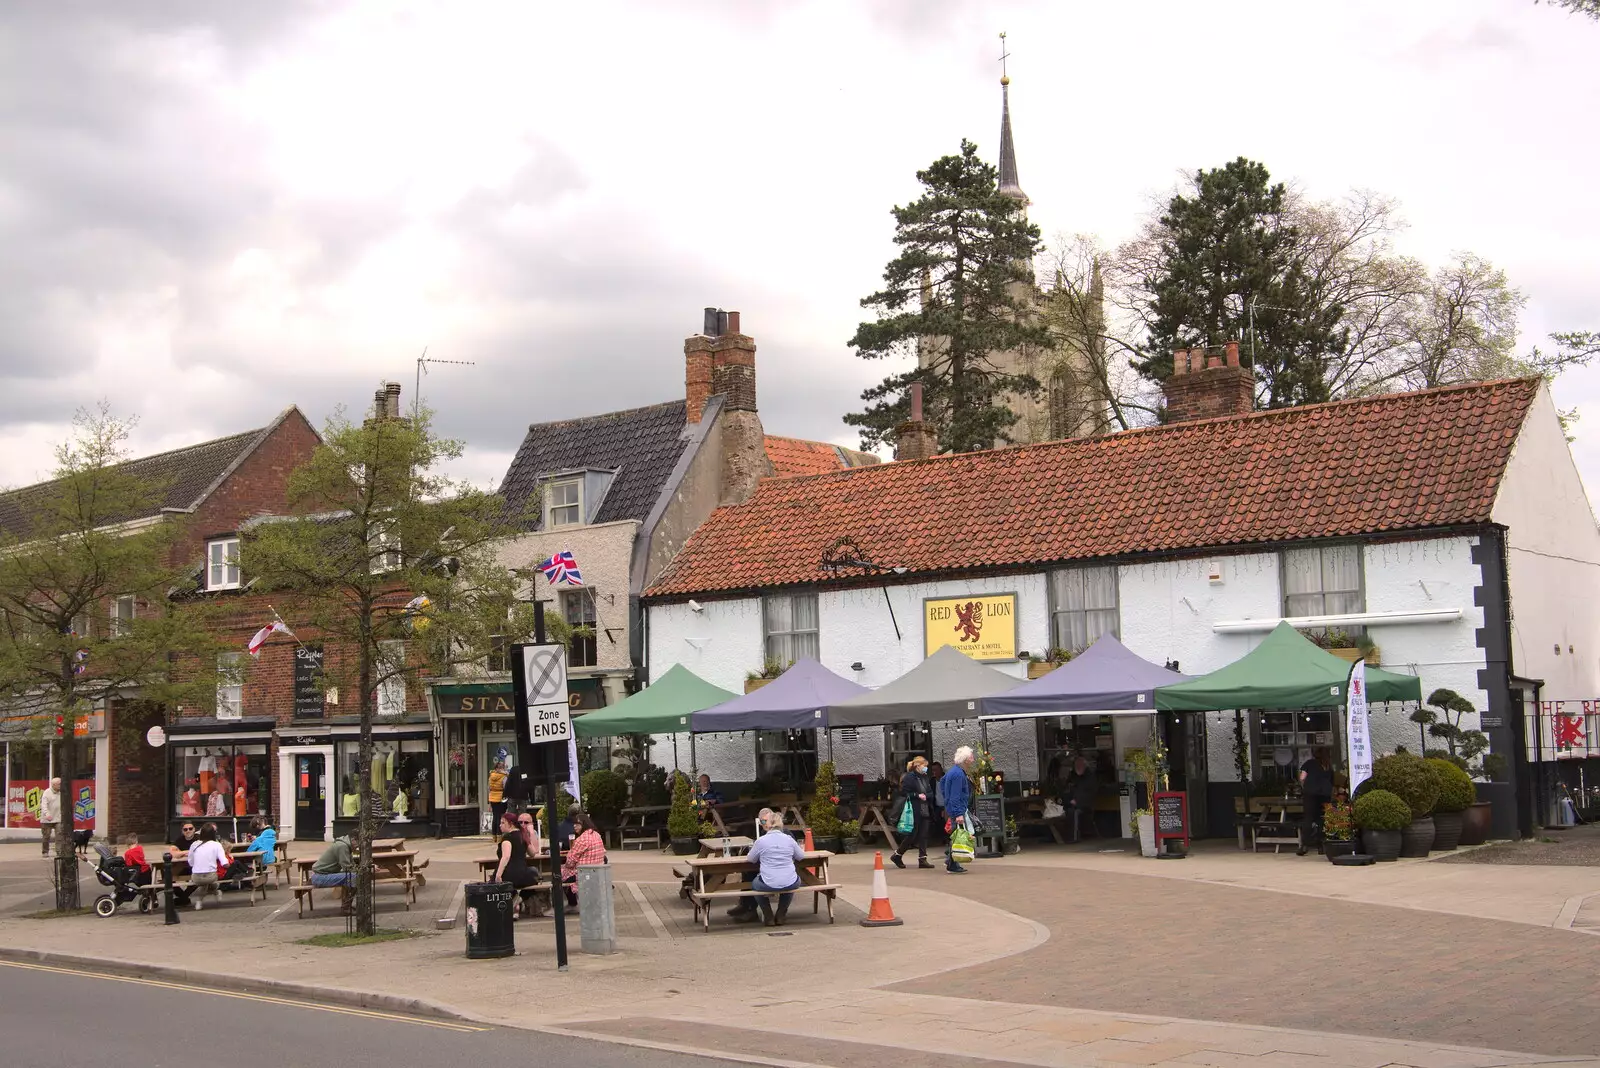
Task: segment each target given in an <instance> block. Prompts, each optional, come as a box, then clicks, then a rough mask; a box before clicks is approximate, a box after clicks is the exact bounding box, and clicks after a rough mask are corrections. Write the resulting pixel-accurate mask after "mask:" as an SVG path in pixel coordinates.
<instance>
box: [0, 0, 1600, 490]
mask: <svg viewBox="0 0 1600 1068" xmlns="http://www.w3.org/2000/svg"><path fill="white" fill-rule="evenodd" d="M1000 30H1005V31H1007V32H1008V33H1009V38H1008V40H1009V43H1010V46H1011V50H1012V52H1013V58H1012V61H1011V74H1012V78H1013V84H1012V92H1013V97H1012V111H1013V119H1014V123H1015V129H1016V136H1017V152H1018V159H1019V169H1020V173H1021V178H1022V184H1023V186H1024V188H1025V189H1026V190H1027V191H1028V193H1029V195H1030V196H1031V197H1032V199H1033V202H1034V207H1033V209H1032V212H1033V216H1034V218H1035V219H1036V220H1037V221H1038V222H1039V223H1040V225H1041V227H1042V228H1043V230H1044V232H1045V234H1046V235H1047V236H1048V235H1052V234H1056V233H1091V234H1096V235H1098V236H1099V237H1100V239H1101V240H1102V241H1103V242H1105V243H1107V244H1111V245H1115V244H1116V243H1118V242H1119V241H1121V240H1123V239H1125V238H1126V237H1128V236H1130V235H1131V233H1132V231H1133V229H1134V226H1135V224H1136V221H1137V219H1138V217H1139V215H1140V213H1141V212H1142V211H1144V210H1145V209H1146V208H1147V206H1148V205H1149V204H1150V203H1151V200H1152V197H1154V196H1156V195H1158V194H1160V193H1161V192H1162V191H1164V190H1168V189H1170V188H1171V187H1172V185H1173V183H1174V182H1175V180H1176V178H1177V176H1178V174H1179V173H1180V172H1182V171H1185V170H1192V169H1194V168H1198V167H1210V166H1219V165H1221V164H1222V163H1224V162H1226V161H1227V160H1229V159H1232V158H1234V157H1235V156H1238V155H1247V156H1250V157H1252V158H1254V159H1258V160H1261V161H1262V162H1264V163H1266V164H1267V165H1268V166H1269V167H1270V168H1271V169H1272V171H1273V174H1274V176H1275V177H1277V178H1280V179H1286V180H1291V181H1293V182H1295V183H1297V184H1298V185H1299V186H1300V187H1301V188H1303V189H1304V190H1305V191H1306V192H1307V193H1309V194H1311V195H1313V196H1316V197H1336V196H1338V195H1340V194H1342V193H1344V192H1346V191H1347V190H1350V189H1352V188H1354V187H1363V188H1370V189H1375V190H1379V191H1382V192H1384V193H1387V194H1389V195H1391V196H1394V197H1396V198H1398V199H1399V200H1400V201H1401V203H1402V205H1403V208H1404V214H1405V216H1406V218H1407V220H1408V221H1409V223H1410V228H1409V230H1408V231H1407V232H1406V233H1405V234H1404V235H1403V238H1402V240H1401V247H1402V249H1403V251H1406V252H1409V253H1411V254H1413V255H1416V256H1419V257H1422V258H1423V259H1425V260H1428V261H1438V260H1441V259H1443V258H1444V257H1446V256H1448V255H1449V254H1450V253H1451V252H1452V251H1453V250H1457V249H1470V250H1472V251H1474V252H1476V253H1478V254H1479V255H1481V256H1484V257H1486V258H1488V259H1490V260H1491V261H1493V262H1495V263H1497V264H1499V265H1500V266H1503V267H1504V268H1505V269H1506V270H1507V271H1508V272H1509V274H1510V276H1511V278H1512V280H1513V282H1514V283H1515V284H1517V285H1518V286H1519V287H1521V288H1522V289H1523V290H1524V291H1525V292H1526V294H1527V295H1528V297H1529V305H1528V309H1527V312H1526V314H1525V316H1524V320H1523V327H1524V347H1526V346H1527V345H1530V344H1533V343H1535V342H1537V341H1539V340H1540V339H1541V338H1542V337H1543V335H1544V334H1546V333H1548V332H1549V331H1550V330H1554V329H1574V328H1580V327H1582V328H1600V259H1597V258H1596V256H1595V254H1594V250H1595V249H1596V248H1597V247H1600V212H1597V211H1596V210H1595V209H1594V202H1593V195H1592V194H1593V175H1594V174H1595V173H1596V172H1597V171H1600V143H1597V142H1596V139H1595V138H1594V137H1593V136H1592V134H1593V130H1592V119H1591V118H1590V117H1589V116H1590V115H1591V113H1592V111H1593V107H1594V103H1595V101H1596V100H1597V99H1600V63H1597V62H1596V57H1597V56H1600V24H1596V23H1593V22H1588V21H1584V20H1582V19H1579V18H1577V17H1574V16H1570V15H1568V14H1566V13H1564V12H1562V11H1560V10H1553V9H1551V8H1549V7H1547V6H1535V4H1534V3H1533V2H1532V0H1436V2H1424V0H1408V2H1407V3H1404V4H1395V3H1392V2H1390V0H1376V2H1367V3H1357V2H1347V3H1337V4H1336V3H1331V2H1324V3H1321V4H1317V5H1312V4H1285V3H1281V2H1276V0H1272V2H1267V0H1264V2H1259V3H1247V2H1242V0H1241V2H1223V0H1209V2H1206V3H1183V4H1179V3H1161V2H1154V3H1140V4H1131V3H1113V4H1107V3H1093V4H1091V3H1066V2H1048V0H1047V2H1041V3H1020V2H1019V3H991V4H980V3H964V2H957V0H903V2H866V0H839V2H814V3H806V2H801V0H782V2H780V0H770V2H765V0H739V2H737V3H735V2H732V0H729V2H725V3H714V2H710V0H649V2H640V3H631V4H630V3H600V2H596V3H585V4H556V3H529V2H526V0H517V2H506V3H494V2H475V0H465V2H462V0H456V2H448V3H444V2H441V3H401V2H396V0H374V2H370V3H367V2H360V0H352V2H349V3H292V2H288V0H274V2H273V3H270V4H265V3H223V4H218V3H212V2H201V0H194V2H177V0H172V2H163V0H141V2H139V3H125V2H121V0H118V2H109V0H108V2H104V3H99V4H93V3H80V4H72V5H58V4H47V3H44V2H37V3H22V2H18V3H8V4H6V5H4V7H3V9H0V247H3V249H4V254H3V255H0V327H3V329H0V484H5V485H15V484H19V483H24V482H28V481H32V480H34V479H36V478H38V477H41V476H43V475H45V474H47V473H48V470H49V467H50V462H51V447H52V445H53V443H55V442H57V441H59V440H60V439H61V438H62V437H63V436H64V434H65V433H66V431H67V429H68V424H69V423H70V420H71V418H72V415H73V412H74V411H75V410H76V409H78V408H80V407H83V406H86V405H92V404H94V403H95V402H97V401H99V400H101V399H105V400H108V401H109V402H110V403H111V405H112V406H113V407H114V409H115V410H117V411H118V412H120V413H122V414H128V415H136V416H137V417H138V418H139V420H140V423H139V427H138V430H137V433H136V435H135V441H134V445H135V448H136V450H137V451H139V452H151V451H156V450H159V449H163V448H171V447H176V446H179V445H184V444H189V443H192V442H195V441H199V440H204V439H206V438H208V437H213V436H218V435H222V434H227V433H232V432H235V431H238V430H241V429H247V428H250V427H254V426H260V425H263V424H264V423H265V422H267V421H268V420H269V419H270V418H271V417H272V416H273V415H274V414H275V413H276V412H277V411H279V410H280V409H282V408H283V407H285V406H287V405H289V404H298V405H299V406H300V407H301V408H302V409H303V410H304V411H305V412H306V413H307V414H308V415H310V416H311V418H312V420H313V421H314V422H318V423H320V422H321V421H322V419H323V418H324V417H326V415H327V414H329V413H330V412H331V411H332V410H333V409H334V407H335V406H336V405H339V404H345V405H348V406H350V407H353V408H357V409H359V408H360V407H361V406H362V405H363V404H365V403H368V402H369V401H370V398H371V394H372V390H373V388H374V387H375V386H376V385H377V384H378V383H379V382H380V381H381V380H382V379H385V378H392V379H396V380H399V381H401V382H403V383H404V385H405V391H406V392H405V396H406V400H407V403H409V400H410V397H411V393H412V386H413V381H414V376H415V373H416V365H415V360H416V357H417V356H418V354H419V353H420V352H421V351H422V350H423V348H424V346H426V347H427V350H428V352H429V354H430V355H432V356H436V357H439V358H441V359H448V360H470V361H473V363H474V364H475V365H474V366H472V367H445V366H440V367H436V368H435V369H434V370H433V372H432V373H431V374H430V375H429V376H428V377H426V378H424V379H423V392H424V395H425V398H426V401H427V402H428V403H429V404H430V405H432V406H434V407H435V408H436V409H437V411H438V417H439V424H440V426H441V428H442V430H443V431H444V432H446V433H448V434H450V435H452V436H456V437H460V438H463V439H465V440H466V441H467V443H468V446H469V453H468V456H467V457H466V459H465V460H464V462H463V464H462V467H461V473H462V474H463V475H466V476H469V477H472V478H473V479H475V480H478V481H482V482H488V481H491V480H493V479H495V478H496V477H497V476H498V475H499V474H500V473H502V472H503V470H504V468H505V465H506V462H507V461H508V459H509V457H510V455H511V453H512V452H513V451H514V449H515V447H516V445H517V442H518V441H519V440H520V439H521V436H522V433H523V430H524V429H525V427H526V426H527V424H528V423H530V422H539V421H544V420H549V419H558V418H564V417H570V416H575V415H581V414H587V413H591V412H596V411H605V410H610V409H614V408H619V407H626V406H631V405H637V404H646V403H651V402H655V401H661V400H667V399H670V398H673V397H679V396H682V388H683V357H682V352H683V349H682V341H683V338H684V337H685V336H686V335H688V334H690V333H692V332H694V331H695V330H696V329H697V328H698V325H699V322H700V309H701V308H702V307H704V306H706V305H717V306H720V307H723V308H729V309H737V310H739V311H741V312H742V313H743V317H744V319H743V321H744V329H745V332H746V333H749V334H752V335H753V336H754V337H755V338H756V340H757V343H758V345H759V347H760V351H759V356H758V366H759V383H760V403H761V410H762V415H763V419H764V421H765V423H766V426H767V429H768V430H769V432H774V433H784V434H793V435H800V436H807V437H816V438H825V439H829V440H835V441H838V442H840V443H845V444H848V443H852V441H853V435H852V434H851V433H850V432H849V431H848V429H847V428H846V427H845V426H844V425H843V424H842V423H841V422H840V415H841V414H842V413H844V412H845V411H848V410H851V409H853V408H854V407H855V406H856V404H857V396H858V394H859V391H860V390H861V388H862V387H863V386H865V385H868V384H870V383H872V382H874V381H876V380H878V379H879V378H881V377H882V376H883V374H884V373H886V371H887V370H888V369H887V368H885V367H883V366H882V365H873V364H866V363H864V362H862V361H860V360H857V359H856V358H855V357H854V356H853V355H852V353H851V351H850V350H849V348H848V347H847V346H846V344H845V342H846V341H847V339H848V338H849V337H850V335H851V333H852V332H853V330H854V328H855V324H856V323H857V321H858V320H859V318H860V315H861V311H860V308H859V306H858V301H859V298H860V297H861V296H862V295H863V294H865V293H868V292H870V291H871V290H872V289H873V288H874V287H875V284H876V283H877V281H878V279H879V274H880V272H881V270H882V267H883V264H884V262H885V261H886V260H887V259H888V258H889V257H890V256H891V255H892V253H893V249H892V245H891V243H890V236H891V232H892V231H891V220H890V217H889V208H890V206H891V205H893V204H895V203H899V202H904V201H906V200H909V199H911V198H912V197H914V196H915V194H916V184H915V180H914V178H913V173H914V172H915V171H916V170H917V169H918V168H919V167H922V166H925V165H926V164H927V163H929V162H930V161H931V160H932V159H934V158H935V157H937V156H939V155H942V154H945V153H947V152H951V151H954V150H955V149H956V147H957V145H958V144H959V142H960V140H961V138H962V137H964V136H965V137H969V138H971V139H973V140H974V141H976V142H977V143H978V144H979V147H980V149H982V150H983V151H984V152H985V154H986V155H988V156H989V157H990V158H993V156H994V152H995V148H996V142H997V139H998V127H999V110H1000V108H999V104H1000V101H999V88H998V84H997V77H998V74H999V68H998V64H997V63H996V56H997V54H998V52H997V44H998V42H997V38H996V34H997V33H998V31H1000ZM1557 400H1558V401H1559V402H1561V403H1562V404H1564V405H1574V404H1576V405H1579V406H1580V407H1582V408H1583V410H1584V413H1585V416H1586V418H1585V420H1584V421H1583V422H1582V423H1580V425H1579V435H1580V439H1579V442H1578V445H1577V446H1576V449H1577V454H1578V458H1579V464H1580V467H1581V468H1582V470H1583V471H1584V474H1585V477H1586V479H1587V480H1588V482H1589V485H1590V487H1591V496H1594V495H1595V493H1596V492H1600V368H1594V369H1591V370H1588V371H1582V372H1575V373H1573V374H1570V375H1569V376H1567V377H1566V378H1564V379H1563V380H1562V381H1561V382H1560V384H1559V386H1558V388H1557Z"/></svg>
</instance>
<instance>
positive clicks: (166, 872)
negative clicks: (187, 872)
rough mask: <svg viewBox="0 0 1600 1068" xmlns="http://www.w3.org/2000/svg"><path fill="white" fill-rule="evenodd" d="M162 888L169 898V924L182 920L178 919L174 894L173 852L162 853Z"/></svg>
mask: <svg viewBox="0 0 1600 1068" xmlns="http://www.w3.org/2000/svg"><path fill="white" fill-rule="evenodd" d="M161 888H162V890H163V891H165V894H166V898H167V926H169V927H170V926H172V925H173V924H175V923H179V922H181V921H180V920H179V919H178V901H177V898H175V897H174V896H173V894H172V854H171V853H163V854H161Z"/></svg>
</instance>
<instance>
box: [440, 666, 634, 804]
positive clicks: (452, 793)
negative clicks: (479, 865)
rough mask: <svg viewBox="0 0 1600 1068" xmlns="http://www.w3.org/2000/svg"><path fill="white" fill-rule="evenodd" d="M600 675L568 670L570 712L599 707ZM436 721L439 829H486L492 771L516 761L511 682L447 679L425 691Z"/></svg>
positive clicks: (602, 695)
mask: <svg viewBox="0 0 1600 1068" xmlns="http://www.w3.org/2000/svg"><path fill="white" fill-rule="evenodd" d="M605 695H606V691H605V686H604V679H603V678H602V677H600V676H569V677H568V679H567V704H568V705H569V706H570V708H571V709H572V712H573V714H574V715H579V714H582V713H583V712H586V711H589V710H591V709H596V708H604V707H605V704H606V700H605ZM429 700H430V703H431V704H432V706H433V709H434V712H435V714H436V715H437V716H438V722H439V737H440V750H439V757H440V762H439V768H438V773H437V787H436V789H435V791H434V802H435V804H436V805H437V806H438V809H439V818H438V821H437V822H438V824H439V830H440V833H441V834H444V835H447V836H449V835H473V834H482V833H485V832H486V831H488V830H489V826H488V825H489V823H491V822H493V819H492V816H491V814H490V813H491V809H490V803H491V797H490V792H491V789H493V788H494V787H495V786H497V785H498V784H499V783H500V782H501V781H502V780H501V778H500V776H499V775H498V774H497V772H500V773H503V772H506V771H509V770H510V769H511V766H512V765H513V764H515V763H516V762H517V723H516V710H515V709H514V708H513V706H512V700H511V683H510V682H509V681H506V682H498V681H497V682H447V683H438V684H436V685H435V686H434V687H433V688H432V690H431V691H430V698H429Z"/></svg>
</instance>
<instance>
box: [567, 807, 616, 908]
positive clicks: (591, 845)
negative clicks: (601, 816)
mask: <svg viewBox="0 0 1600 1068" xmlns="http://www.w3.org/2000/svg"><path fill="white" fill-rule="evenodd" d="M567 818H568V819H570V820H571V821H572V846H571V848H569V849H568V850H567V855H566V859H564V860H563V861H562V862H561V886H562V889H563V890H565V891H566V895H567V904H569V905H571V906H572V907H573V908H574V909H576V908H577V907H578V865H580V864H604V863H605V862H606V844H605V842H603V841H601V839H600V832H599V831H598V830H596V829H595V825H594V819H593V818H592V817H591V816H590V815H589V814H588V813H587V812H584V811H583V810H582V809H576V808H574V809H570V810H568V812H567Z"/></svg>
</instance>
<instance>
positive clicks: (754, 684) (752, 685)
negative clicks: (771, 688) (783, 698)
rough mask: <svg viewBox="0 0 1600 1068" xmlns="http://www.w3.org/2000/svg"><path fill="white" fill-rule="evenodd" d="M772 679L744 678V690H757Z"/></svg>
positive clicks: (750, 691) (749, 691)
mask: <svg viewBox="0 0 1600 1068" xmlns="http://www.w3.org/2000/svg"><path fill="white" fill-rule="evenodd" d="M772 681H773V680H772V679H745V680H744V692H745V693H755V692H756V691H757V690H759V689H761V687H763V686H765V685H766V684H767V683H769V682H772Z"/></svg>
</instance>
